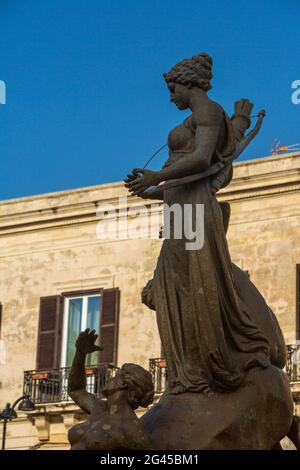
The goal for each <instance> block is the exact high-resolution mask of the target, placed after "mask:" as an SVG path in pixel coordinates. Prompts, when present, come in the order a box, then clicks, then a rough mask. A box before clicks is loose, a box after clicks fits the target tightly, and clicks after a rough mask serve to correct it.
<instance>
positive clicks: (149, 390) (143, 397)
mask: <svg viewBox="0 0 300 470" xmlns="http://www.w3.org/2000/svg"><path fill="white" fill-rule="evenodd" d="M120 391H121V392H123V393H124V394H125V395H126V398H127V401H128V403H129V405H130V406H131V408H132V409H133V410H135V409H136V408H138V407H139V406H142V407H144V408H146V407H147V406H148V405H150V404H151V403H152V402H153V397H154V386H153V381H152V375H151V374H150V372H148V371H147V370H146V369H144V368H143V367H141V366H139V365H137V364H124V365H123V366H122V367H121V368H120V369H119V370H118V371H117V373H116V375H115V377H113V378H111V379H110V380H109V381H108V383H107V386H106V388H105V389H104V390H103V392H102V393H103V395H104V396H106V397H107V398H108V397H109V396H111V395H112V394H114V393H116V392H120Z"/></svg>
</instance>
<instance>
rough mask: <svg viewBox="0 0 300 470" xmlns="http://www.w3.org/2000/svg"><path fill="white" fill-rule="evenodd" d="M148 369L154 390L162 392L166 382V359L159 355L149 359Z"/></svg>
mask: <svg viewBox="0 0 300 470" xmlns="http://www.w3.org/2000/svg"><path fill="white" fill-rule="evenodd" d="M149 370H150V372H151V374H152V379H153V383H154V392H155V393H163V392H164V391H165V389H166V386H167V382H168V369H167V363H166V360H165V359H163V358H161V357H158V358H155V359H149Z"/></svg>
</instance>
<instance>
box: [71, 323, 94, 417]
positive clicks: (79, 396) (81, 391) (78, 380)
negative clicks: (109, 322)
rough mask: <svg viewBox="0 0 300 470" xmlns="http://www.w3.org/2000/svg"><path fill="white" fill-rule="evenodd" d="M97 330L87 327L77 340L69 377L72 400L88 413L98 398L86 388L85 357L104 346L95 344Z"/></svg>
mask: <svg viewBox="0 0 300 470" xmlns="http://www.w3.org/2000/svg"><path fill="white" fill-rule="evenodd" d="M96 339H97V335H96V334H95V330H92V331H90V330H89V329H86V330H85V331H83V332H81V333H80V335H79V336H78V338H77V341H76V352H75V356H74V359H73V362H72V367H71V370H70V374H69V379H68V394H69V395H70V397H71V398H72V400H73V401H74V402H75V403H76V405H78V406H79V407H80V408H81V409H82V410H83V411H85V412H86V413H91V410H92V408H93V407H94V405H95V403H96V401H97V398H96V397H95V396H94V395H93V394H92V393H89V392H87V390H86V375H85V359H86V355H87V354H89V353H92V352H94V351H100V350H101V349H102V348H101V347H100V346H96V345H95V341H96Z"/></svg>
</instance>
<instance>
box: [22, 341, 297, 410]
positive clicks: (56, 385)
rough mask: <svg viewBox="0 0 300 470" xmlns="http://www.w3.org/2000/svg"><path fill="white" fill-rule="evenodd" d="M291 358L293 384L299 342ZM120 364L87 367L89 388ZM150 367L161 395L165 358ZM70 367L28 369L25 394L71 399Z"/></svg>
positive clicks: (98, 386) (44, 399) (97, 389)
mask: <svg viewBox="0 0 300 470" xmlns="http://www.w3.org/2000/svg"><path fill="white" fill-rule="evenodd" d="M287 351H288V360H287V365H286V373H287V375H288V378H289V380H290V382H291V383H295V382H300V344H289V345H288V346H287ZM117 369H118V368H117V367H114V366H112V365H111V364H100V365H94V366H87V367H86V369H85V373H86V381H87V385H86V388H87V391H88V392H90V393H93V394H95V395H97V394H100V393H101V391H102V390H103V388H104V387H105V385H106V383H107V381H108V379H109V378H111V377H114V375H115V372H116V371H117ZM149 370H150V372H151V374H152V377H153V383H154V391H155V393H156V394H161V393H163V392H164V391H165V389H166V386H167V383H168V370H167V364H166V360H165V359H163V358H154V359H150V360H149ZM69 372H70V367H63V368H60V369H51V370H27V371H25V372H24V386H23V393H24V395H27V396H29V398H30V399H31V400H32V401H33V402H34V403H35V404H43V403H59V402H68V401H69V402H70V401H72V400H71V398H70V397H69V395H68V377H69Z"/></svg>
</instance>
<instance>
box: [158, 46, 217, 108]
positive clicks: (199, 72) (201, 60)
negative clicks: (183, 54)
mask: <svg viewBox="0 0 300 470" xmlns="http://www.w3.org/2000/svg"><path fill="white" fill-rule="evenodd" d="M212 63H213V61H212V58H211V57H210V56H209V55H208V54H206V53H205V52H203V53H201V54H198V55H195V56H193V57H191V58H190V59H184V60H182V61H181V62H178V64H176V65H174V67H172V68H171V70H170V71H169V72H167V73H164V78H165V80H166V83H167V85H168V88H169V90H170V93H171V101H173V102H174V103H175V104H176V106H177V107H178V108H179V109H181V110H182V109H186V108H188V98H189V92H190V90H191V89H192V88H200V89H201V90H203V91H204V92H207V91H208V90H210V89H211V84H210V81H211V79H212Z"/></svg>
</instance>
